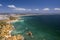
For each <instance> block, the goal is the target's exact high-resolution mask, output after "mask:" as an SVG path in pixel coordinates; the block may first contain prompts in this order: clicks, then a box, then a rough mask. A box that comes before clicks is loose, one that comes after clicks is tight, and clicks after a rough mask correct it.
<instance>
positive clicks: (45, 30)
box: [12, 15, 60, 40]
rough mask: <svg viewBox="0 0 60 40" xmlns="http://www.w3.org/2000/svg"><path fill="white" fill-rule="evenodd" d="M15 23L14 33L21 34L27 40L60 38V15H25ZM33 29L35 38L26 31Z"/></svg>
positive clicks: (58, 39)
mask: <svg viewBox="0 0 60 40" xmlns="http://www.w3.org/2000/svg"><path fill="white" fill-rule="evenodd" d="M20 18H22V19H20V20H19V21H17V22H15V23H13V25H14V27H15V28H16V29H15V30H13V32H12V35H17V34H21V35H23V36H24V37H25V40H60V15H39V16H23V17H20ZM29 31H31V32H32V34H33V38H31V37H30V36H28V35H27V34H26V33H27V32H29Z"/></svg>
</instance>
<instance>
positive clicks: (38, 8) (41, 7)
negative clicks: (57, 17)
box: [0, 0, 60, 13]
mask: <svg viewBox="0 0 60 40" xmlns="http://www.w3.org/2000/svg"><path fill="white" fill-rule="evenodd" d="M25 12H30V13H60V0H0V13H25Z"/></svg>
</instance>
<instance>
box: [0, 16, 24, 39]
mask: <svg viewBox="0 0 60 40" xmlns="http://www.w3.org/2000/svg"><path fill="white" fill-rule="evenodd" d="M11 17H12V18H13V19H12V20H11V19H10V18H9V19H4V18H3V19H2V20H0V22H1V25H2V22H3V28H2V29H4V31H3V30H2V29H0V30H1V31H2V32H1V34H0V37H3V38H2V39H0V40H18V39H20V40H24V37H23V35H20V34H18V35H14V36H12V35H11V32H12V31H13V30H14V29H15V27H14V25H12V24H11V23H13V22H16V21H18V18H16V19H14V18H15V17H13V16H11ZM4 23H5V24H4ZM4 25H6V26H4ZM6 30H7V31H6ZM3 32H6V33H7V34H5V33H3Z"/></svg>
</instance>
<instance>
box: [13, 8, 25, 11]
mask: <svg viewBox="0 0 60 40" xmlns="http://www.w3.org/2000/svg"><path fill="white" fill-rule="evenodd" d="M14 10H17V11H25V10H26V9H25V8H15V9H14Z"/></svg>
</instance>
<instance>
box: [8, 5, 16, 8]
mask: <svg viewBox="0 0 60 40" xmlns="http://www.w3.org/2000/svg"><path fill="white" fill-rule="evenodd" d="M8 7H9V8H16V7H15V5H8Z"/></svg>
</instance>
